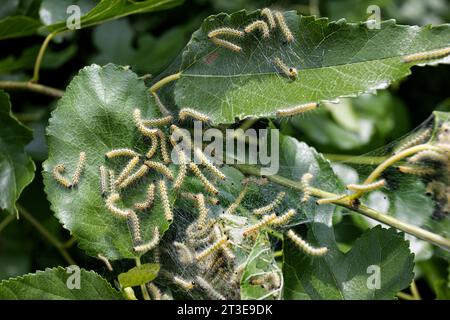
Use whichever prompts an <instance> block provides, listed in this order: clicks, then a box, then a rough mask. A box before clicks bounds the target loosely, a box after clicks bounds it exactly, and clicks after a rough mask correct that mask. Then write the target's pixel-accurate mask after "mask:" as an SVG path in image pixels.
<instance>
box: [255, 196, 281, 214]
mask: <svg viewBox="0 0 450 320" xmlns="http://www.w3.org/2000/svg"><path fill="white" fill-rule="evenodd" d="M285 196H286V192H283V191H281V192H279V193H278V195H277V196H276V198H275V200H273V201H272V202H271V203H269V204H268V205H266V206H263V207H261V208H257V209H254V210H253V214H255V215H261V214H264V213H267V212H270V211H273V210H275V209H276V208H277V207H278V206H279V205H280V204H281V202H282V201H283V199H284V197H285Z"/></svg>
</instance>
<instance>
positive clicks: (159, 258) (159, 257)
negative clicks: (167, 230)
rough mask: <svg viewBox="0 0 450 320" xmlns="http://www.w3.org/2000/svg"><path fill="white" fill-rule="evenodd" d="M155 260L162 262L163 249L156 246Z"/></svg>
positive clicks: (154, 251)
mask: <svg viewBox="0 0 450 320" xmlns="http://www.w3.org/2000/svg"><path fill="white" fill-rule="evenodd" d="M153 262H155V263H157V264H161V250H160V249H159V247H156V248H155V250H153Z"/></svg>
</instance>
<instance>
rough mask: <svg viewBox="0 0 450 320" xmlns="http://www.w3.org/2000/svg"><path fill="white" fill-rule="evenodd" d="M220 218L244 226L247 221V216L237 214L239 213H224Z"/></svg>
mask: <svg viewBox="0 0 450 320" xmlns="http://www.w3.org/2000/svg"><path fill="white" fill-rule="evenodd" d="M219 218H220V219H221V220H225V221H227V222H229V223H231V224H235V225H238V226H244V225H245V222H246V221H247V218H245V217H242V216H237V215H234V214H229V213H222V214H221V215H219Z"/></svg>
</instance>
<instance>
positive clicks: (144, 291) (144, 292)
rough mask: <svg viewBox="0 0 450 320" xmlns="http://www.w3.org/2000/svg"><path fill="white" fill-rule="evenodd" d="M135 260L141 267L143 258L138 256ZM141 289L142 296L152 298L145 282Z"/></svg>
mask: <svg viewBox="0 0 450 320" xmlns="http://www.w3.org/2000/svg"><path fill="white" fill-rule="evenodd" d="M135 261H136V266H137V267H139V266H140V265H141V258H139V257H136V258H135ZM141 291H142V296H143V297H144V300H151V299H150V295H149V294H148V291H147V287H146V285H145V284H141Z"/></svg>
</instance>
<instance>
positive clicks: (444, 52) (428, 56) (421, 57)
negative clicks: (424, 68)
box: [402, 47, 450, 63]
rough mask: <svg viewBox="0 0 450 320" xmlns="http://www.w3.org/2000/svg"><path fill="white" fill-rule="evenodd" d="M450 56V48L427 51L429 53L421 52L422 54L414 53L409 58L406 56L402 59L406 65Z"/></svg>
mask: <svg viewBox="0 0 450 320" xmlns="http://www.w3.org/2000/svg"><path fill="white" fill-rule="evenodd" d="M449 54H450V47H447V48H442V49H437V50H432V51H427V52H420V53H414V54H410V55H407V56H404V57H403V58H402V60H403V62H404V63H410V62H416V61H425V60H434V59H441V58H445V57H446V56H448V55H449Z"/></svg>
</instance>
